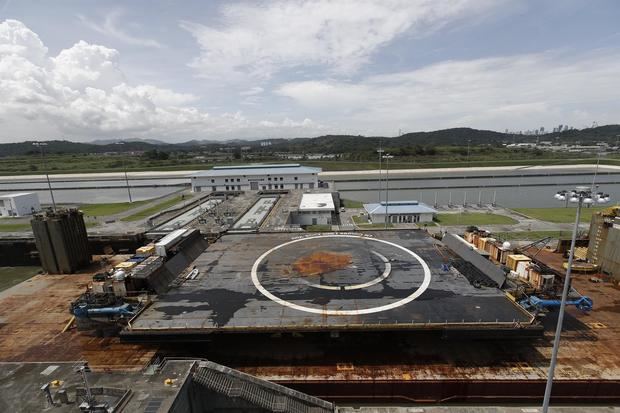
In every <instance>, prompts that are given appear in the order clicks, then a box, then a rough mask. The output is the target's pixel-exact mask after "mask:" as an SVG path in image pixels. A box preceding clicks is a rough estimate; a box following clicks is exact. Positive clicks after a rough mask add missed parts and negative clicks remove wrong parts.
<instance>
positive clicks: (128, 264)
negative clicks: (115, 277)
mask: <svg viewBox="0 0 620 413" xmlns="http://www.w3.org/2000/svg"><path fill="white" fill-rule="evenodd" d="M136 265H138V263H137V262H133V261H125V262H121V263H120V264H117V265H116V266H115V267H114V269H116V270H131V269H132V268H133V267H135V266H136Z"/></svg>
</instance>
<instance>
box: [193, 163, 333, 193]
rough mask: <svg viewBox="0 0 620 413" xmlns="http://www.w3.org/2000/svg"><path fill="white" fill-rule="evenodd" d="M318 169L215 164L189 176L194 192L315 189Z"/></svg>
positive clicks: (275, 165) (288, 166) (295, 165)
mask: <svg viewBox="0 0 620 413" xmlns="http://www.w3.org/2000/svg"><path fill="white" fill-rule="evenodd" d="M319 172H321V168H311V167H308V166H302V165H300V164H274V165H260V164H258V165H237V166H215V167H213V168H212V169H210V170H208V171H201V172H197V173H195V174H193V175H190V179H191V181H192V191H193V192H215V191H267V190H274V189H313V188H318V185H319V180H318V175H319Z"/></svg>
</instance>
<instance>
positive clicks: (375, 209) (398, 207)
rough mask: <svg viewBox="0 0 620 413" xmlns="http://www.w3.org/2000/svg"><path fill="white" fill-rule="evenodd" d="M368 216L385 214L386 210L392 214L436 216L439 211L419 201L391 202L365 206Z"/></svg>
mask: <svg viewBox="0 0 620 413" xmlns="http://www.w3.org/2000/svg"><path fill="white" fill-rule="evenodd" d="M364 209H365V210H366V212H368V214H383V215H385V213H386V210H387V212H389V213H390V214H436V213H437V210H436V209H434V208H431V207H429V206H428V205H426V204H424V203H422V202H418V201H389V202H387V203H386V202H385V201H383V202H381V203H373V204H364Z"/></svg>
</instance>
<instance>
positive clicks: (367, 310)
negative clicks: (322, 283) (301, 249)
mask: <svg viewBox="0 0 620 413" xmlns="http://www.w3.org/2000/svg"><path fill="white" fill-rule="evenodd" d="M322 238H354V239H360V240H365V241H373V242H380V243H382V244H386V245H390V246H392V247H395V248H398V249H400V250H402V251H404V252H405V253H406V254H409V255H411V256H412V257H413V258H415V259H416V260H417V261H418V262H419V263H420V265H421V266H422V269H423V270H424V280H423V281H422V284H421V285H420V287H418V289H417V290H415V291H414V292H413V293H412V294H410V295H409V296H407V297H405V298H402V299H400V300H398V301H395V302H393V303H391V304H386V305H382V306H379V307H371V308H364V309H360V310H325V309H321V308H313V307H306V306H303V305H299V304H295V303H291V302H290V301H286V300H283V299H281V298H279V297H276V296H275V295H273V294H272V293H271V292H269V291H268V290H267V289H266V288H265V287H264V286H263V285H262V284H261V282H260V280H259V279H258V267H259V265H260V263H261V262H263V260H264V259H265V258H266V257H267V256H268V255H269V254H271V253H272V252H274V251H276V250H278V249H280V248H283V247H286V246H287V245H291V244H295V243H298V242H303V241H306V240H312V239H322ZM251 275H252V282H253V283H254V286H255V287H256V289H257V290H258V291H260V292H261V294H263V295H264V296H265V297H267V298H269V299H270V300H271V301H274V302H276V303H278V304H280V305H283V306H286V307H289V308H292V309H294V310H299V311H305V312H307V313H313V314H321V315H362V314H373V313H379V312H381V311H387V310H392V309H394V308H397V307H400V306H402V305H405V304H407V303H410V302H411V301H413V300H415V299H416V298H418V297H419V296H420V295H422V294H423V293H424V291H426V289H427V288H428V286H429V285H430V283H431V270H430V268H429V267H428V265H427V264H426V262H425V261H424V260H423V259H422V258H420V256H419V255H418V254H416V253H414V252H413V251H411V250H409V249H407V248H405V247H402V246H400V245H398V244H395V243H393V242H390V241H385V240H381V239H376V238H367V237H360V236H358V235H346V234H333V235H317V236H313V237H306V238H299V239H294V240H291V241H288V242H285V243H282V244H280V245H276V246H275V247H273V248H271V249H270V250H267V251H265V252H264V253H263V254H262V255H261V256H260V257H258V258H257V259H256V261H254V265H252V272H251Z"/></svg>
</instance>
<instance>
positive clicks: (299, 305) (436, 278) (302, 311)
mask: <svg viewBox="0 0 620 413" xmlns="http://www.w3.org/2000/svg"><path fill="white" fill-rule="evenodd" d="M436 243H437V241H436V240H434V239H432V238H431V237H430V236H429V235H428V234H426V233H425V232H423V231H416V230H414V231H375V232H373V233H372V234H361V235H360V234H354V235H351V234H323V235H319V236H317V235H316V234H314V235H311V236H308V237H303V236H301V237H300V236H299V235H297V234H244V235H239V234H236V235H226V236H224V237H222V238H221V239H220V240H219V241H218V242H216V243H215V244H213V245H211V246H210V247H209V248H208V249H207V250H206V251H205V252H204V253H203V254H202V255H201V256H200V257H199V258H198V259H197V260H196V261H195V262H194V265H195V266H196V268H198V269H199V270H200V275H199V276H198V277H197V278H196V279H195V280H188V281H186V282H185V283H184V284H183V285H181V286H180V287H179V288H176V289H173V290H171V291H169V292H168V293H166V294H163V295H161V296H159V297H158V298H157V299H156V300H155V302H154V303H153V305H152V306H151V307H149V308H148V309H147V310H146V311H144V312H143V313H142V314H140V316H139V317H137V318H136V320H134V321H133V322H132V327H131V330H125V331H124V332H123V333H122V334H123V335H124V336H126V337H129V336H132V337H134V338H139V337H142V336H143V337H144V338H145V340H149V339H151V338H152V337H154V336H156V335H157V336H160V337H166V338H168V339H173V338H174V337H175V335H179V339H181V337H182V336H181V335H187V334H192V335H198V334H208V333H212V332H227V331H230V332H278V331H329V330H348V329H355V330H361V331H365V330H372V329H383V330H396V329H412V330H425V329H437V330H446V329H462V328H466V329H469V330H497V331H505V330H522V329H526V328H528V327H530V326H531V322H532V319H533V317H532V316H531V315H530V314H529V313H527V312H526V311H524V310H523V309H522V308H521V307H519V306H517V305H515V304H514V303H513V302H512V301H510V300H509V299H507V298H506V296H505V295H504V293H503V292H502V291H500V290H498V289H496V288H475V287H474V286H472V285H471V284H470V283H469V282H468V280H467V279H466V278H465V277H464V276H463V275H462V274H460V273H459V272H458V271H457V270H456V269H455V268H450V269H445V268H443V264H445V263H446V260H445V257H444V255H442V254H440V253H439V252H438V250H437V248H436ZM411 251H413V252H414V253H415V254H417V257H416V256H414V255H411V254H410V252H411ZM444 254H445V252H444ZM420 260H421V261H420ZM425 266H426V267H425ZM252 271H254V275H252ZM253 278H254V279H253ZM257 281H258V284H259V285H257ZM261 287H262V288H263V290H265V291H267V293H268V294H266V293H265V291H263V290H260V288H261ZM418 292H419V294H418Z"/></svg>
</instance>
